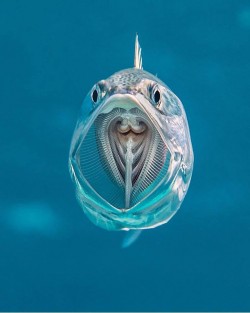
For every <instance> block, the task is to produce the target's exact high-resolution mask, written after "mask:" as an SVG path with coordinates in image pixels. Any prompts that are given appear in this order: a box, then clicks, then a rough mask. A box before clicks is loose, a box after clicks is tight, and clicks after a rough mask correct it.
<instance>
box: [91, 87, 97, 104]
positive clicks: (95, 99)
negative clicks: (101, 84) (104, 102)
mask: <svg viewBox="0 0 250 313" xmlns="http://www.w3.org/2000/svg"><path fill="white" fill-rule="evenodd" d="M97 99H98V92H97V90H96V89H95V90H94V91H93V93H92V100H93V101H94V102H95V103H96V102H97Z"/></svg>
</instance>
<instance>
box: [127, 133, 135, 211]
mask: <svg viewBox="0 0 250 313" xmlns="http://www.w3.org/2000/svg"><path fill="white" fill-rule="evenodd" d="M126 146H127V151H126V154H125V209H128V208H129V207H130V197H131V193H132V165H133V159H134V155H133V152H132V148H133V139H132V138H131V137H130V138H129V139H128V141H127V142H126Z"/></svg>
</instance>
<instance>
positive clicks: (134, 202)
mask: <svg viewBox="0 0 250 313" xmlns="http://www.w3.org/2000/svg"><path fill="white" fill-rule="evenodd" d="M192 163H193V154H192V146H191V140H190V136H189V130H188V124H187V120H186V115H185V112H184V109H183V106H182V104H181V102H180V100H179V99H178V98H177V96H176V95H175V94H174V93H173V92H172V91H171V90H170V89H169V88H168V87H167V86H166V85H165V84H164V83H163V82H162V81H160V80H159V79H158V78H157V77H156V76H154V75H152V74H150V73H148V72H146V71H144V70H142V69H136V68H132V69H127V70H123V71H120V72H118V73H115V74H114V75H112V76H110V77H109V78H107V79H105V80H101V81H100V82H98V83H97V84H95V85H94V86H93V88H92V89H91V90H90V92H89V93H88V95H87V97H86V99H85V100H84V102H83V104H82V110H81V114H80V117H79V120H78V122H77V126H76V129H75V132H74V135H73V139H72V144H71V150H70V172H71V175H72V177H73V180H74V181H75V184H76V187H77V188H76V189H77V195H78V199H79V201H80V203H81V205H82V207H83V209H84V211H85V212H86V213H87V215H88V216H89V217H90V219H91V220H92V221H93V222H94V223H95V224H97V225H99V226H101V227H103V228H106V229H136V228H149V227H155V226H157V225H159V224H162V223H165V222H166V221H167V220H168V219H169V218H170V217H171V216H172V215H173V214H174V213H175V211H176V210H177V208H178V207H179V206H180V203H181V202H182V200H183V198H184V195H185V192H186V190H187V188H188V185H189V181H190V178H191V173H192ZM166 206H168V209H166ZM163 207H165V210H164V209H163ZM157 214H158V215H159V216H157Z"/></svg>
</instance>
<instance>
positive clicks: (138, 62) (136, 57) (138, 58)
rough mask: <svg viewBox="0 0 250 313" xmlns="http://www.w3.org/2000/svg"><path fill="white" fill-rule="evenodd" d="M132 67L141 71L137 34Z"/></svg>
mask: <svg viewBox="0 0 250 313" xmlns="http://www.w3.org/2000/svg"><path fill="white" fill-rule="evenodd" d="M134 67H135V68H140V69H141V70H142V56H141V46H140V44H139V40H138V34H136V36H135V57H134Z"/></svg>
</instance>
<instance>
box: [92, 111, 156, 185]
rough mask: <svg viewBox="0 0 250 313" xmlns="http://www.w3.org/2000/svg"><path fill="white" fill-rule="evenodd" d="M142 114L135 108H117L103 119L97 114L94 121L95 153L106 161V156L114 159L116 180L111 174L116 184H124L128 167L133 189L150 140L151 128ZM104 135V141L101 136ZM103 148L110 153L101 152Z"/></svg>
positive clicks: (113, 174) (103, 150)
mask: <svg viewBox="0 0 250 313" xmlns="http://www.w3.org/2000/svg"><path fill="white" fill-rule="evenodd" d="M143 115H144V114H143V113H142V112H141V111H140V110H139V109H137V108H134V109H130V110H129V111H126V110H124V109H121V108H117V109H113V111H111V112H110V113H109V114H108V115H106V116H105V115H104V116H103V115H99V116H98V119H97V121H96V129H97V138H100V140H99V148H100V150H99V151H100V153H101V154H102V156H103V158H104V159H106V160H107V161H108V160H109V159H110V157H111V158H114V160H115V163H116V166H117V170H118V171H119V174H120V177H118V176H117V174H118V173H114V170H112V173H111V175H112V176H114V177H113V178H114V179H115V180H116V181H117V180H118V183H119V184H124V183H125V180H126V169H127V167H128V166H130V165H131V166H132V171H131V182H132V186H134V185H135V183H136V180H137V179H138V178H139V174H140V172H141V170H142V167H143V164H144V163H145V159H146V157H147V152H148V145H149V143H150V141H151V139H152V131H150V129H151V128H152V126H151V125H150V124H149V121H148V120H147V118H146V117H145V116H143ZM105 133H106V134H107V137H106V139H104V137H103V136H105V135H104V134H105ZM97 140H98V139H97ZM109 145H110V150H109V147H108V146H109ZM107 149H108V151H109V152H108V153H110V152H111V154H110V155H107V153H106V152H105V151H107ZM128 154H130V157H129V156H128ZM128 158H129V159H128ZM129 163H131V164H129ZM121 178H122V179H121Z"/></svg>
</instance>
